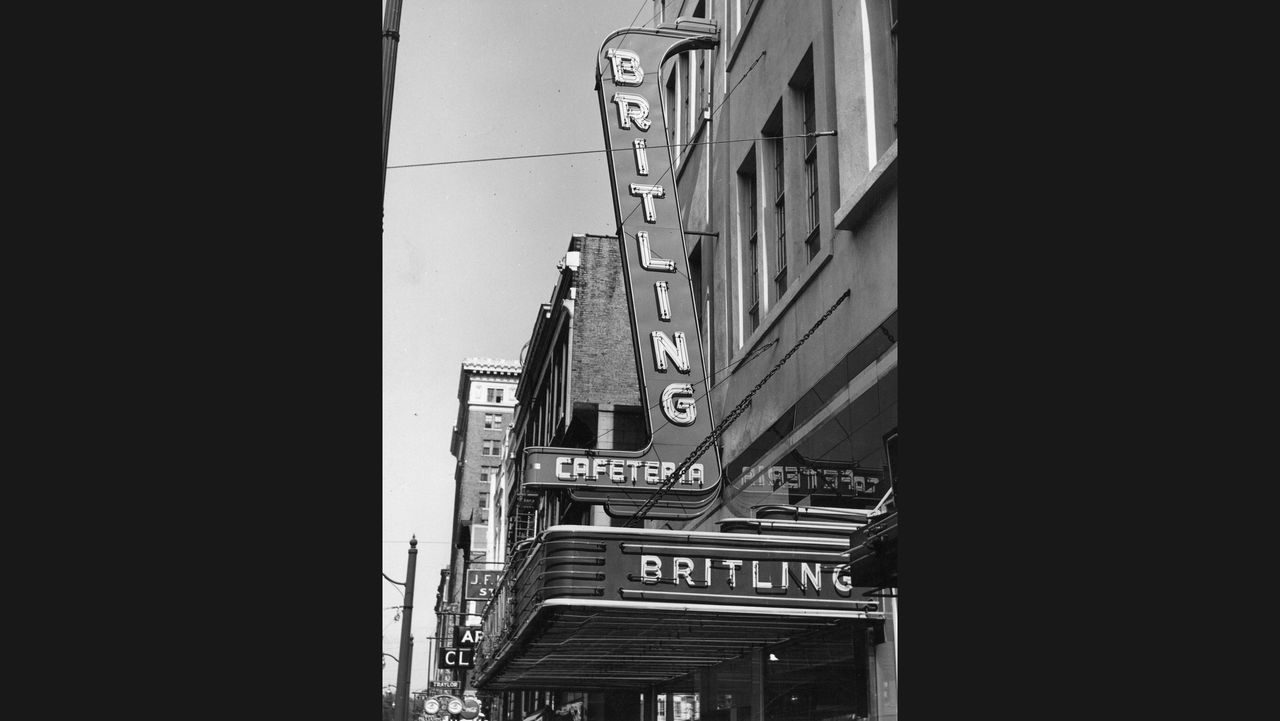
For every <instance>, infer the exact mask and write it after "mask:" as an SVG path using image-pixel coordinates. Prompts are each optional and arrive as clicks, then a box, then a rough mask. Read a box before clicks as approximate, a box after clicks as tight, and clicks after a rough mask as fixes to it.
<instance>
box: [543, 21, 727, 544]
mask: <svg viewBox="0 0 1280 721" xmlns="http://www.w3.org/2000/svg"><path fill="white" fill-rule="evenodd" d="M718 42H719V33H718V30H717V29H716V26H715V24H714V23H710V22H702V21H698V22H687V21H683V20H682V21H681V22H680V27H679V28H673V27H667V26H664V27H660V28H657V29H653V28H626V29H624V30H619V31H617V32H615V33H613V34H612V35H610V36H609V37H608V38H607V39H606V40H605V42H604V44H603V46H602V47H601V49H600V54H599V56H598V58H597V68H596V85H597V90H598V93H599V101H600V113H601V120H602V122H603V124H604V135H605V146H606V149H607V151H608V152H607V153H606V156H607V157H608V159H609V176H610V178H611V180H612V185H613V199H614V212H615V214H616V218H617V227H618V234H619V242H620V243H621V246H622V270H623V275H624V277H625V280H626V283H625V284H626V290H627V304H628V306H629V308H630V317H631V333H632V341H633V344H634V348H635V350H636V361H637V366H638V369H639V371H640V373H639V375H640V398H641V403H642V404H643V405H644V407H645V408H647V409H648V412H647V415H646V418H645V421H646V424H647V429H648V431H649V435H650V442H649V445H648V447H647V448H645V449H644V450H642V451H634V452H626V451H598V452H597V451H588V450H584V449H570V448H530V449H527V450H526V451H525V481H524V483H525V485H526V486H528V487H535V488H536V487H554V488H567V489H569V491H570V495H571V496H572V497H573V499H574V500H576V501H582V502H587V503H603V504H604V507H605V511H606V512H607V513H608V514H609V515H611V516H614V517H627V516H630V515H631V514H633V513H634V512H635V511H636V510H638V508H639V507H640V506H641V505H642V504H643V503H644V502H645V501H646V500H647V499H648V498H649V497H651V496H652V495H653V493H654V491H655V489H656V488H658V487H659V486H660V485H661V484H662V483H663V482H664V481H665V480H667V479H668V478H669V477H670V476H671V475H672V472H673V471H674V470H675V468H676V466H677V464H679V463H680V462H681V461H683V460H684V459H685V458H686V457H688V456H689V455H690V453H692V451H693V450H694V448H695V447H696V446H697V445H698V443H699V442H700V441H702V440H703V439H704V438H706V437H707V436H709V435H710V434H711V430H712V428H713V427H714V423H713V422H712V417H711V408H710V401H709V399H708V398H707V369H706V368H705V367H704V363H703V354H702V344H701V338H700V336H699V334H698V327H697V323H696V319H695V317H694V312H695V308H696V307H697V299H696V298H695V297H694V294H693V284H692V280H691V279H690V277H689V268H688V261H687V258H688V256H687V254H686V250H685V242H684V229H683V227H682V226H681V221H680V206H679V202H678V199H677V193H676V183H675V172H674V169H675V161H674V154H673V152H672V148H670V147H667V145H668V141H667V138H668V133H667V126H666V122H665V119H664V117H666V116H668V115H670V113H664V112H663V102H664V99H663V92H662V90H663V86H662V81H661V76H662V73H661V72H660V70H661V68H662V66H663V63H664V62H666V61H667V60H668V59H670V58H673V57H674V56H676V55H678V54H680V53H682V52H686V51H689V50H699V49H706V48H712V47H715V46H716V44H717V43H718ZM720 482H721V466H720V458H719V455H718V451H717V450H716V449H715V448H714V447H713V448H712V449H711V450H709V451H707V452H706V453H704V454H703V455H702V457H700V458H698V459H695V462H694V463H693V464H692V466H691V467H690V468H689V469H688V471H686V472H685V473H684V474H682V475H681V477H680V478H679V479H678V480H677V481H676V484H675V485H674V486H673V487H672V488H671V489H670V490H669V491H667V492H666V493H665V494H664V495H663V496H662V499H661V500H660V501H659V502H658V503H657V505H656V506H654V507H653V509H652V510H651V511H650V512H649V514H648V515H649V517H651V518H663V519H685V518H692V517H694V516H696V515H697V514H698V513H699V512H701V511H702V510H703V509H705V508H706V506H707V505H708V504H709V503H710V502H711V501H712V499H714V498H715V496H716V494H717V492H718V490H719V484H720Z"/></svg>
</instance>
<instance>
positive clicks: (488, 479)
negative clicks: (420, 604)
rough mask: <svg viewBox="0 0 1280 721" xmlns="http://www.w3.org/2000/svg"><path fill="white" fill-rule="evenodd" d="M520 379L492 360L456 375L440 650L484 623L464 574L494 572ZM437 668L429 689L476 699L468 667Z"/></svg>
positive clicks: (465, 366) (467, 365) (508, 364)
mask: <svg viewBox="0 0 1280 721" xmlns="http://www.w3.org/2000/svg"><path fill="white" fill-rule="evenodd" d="M519 375H520V364H519V363H515V362H512V361H508V360H500V359H492V358H468V359H466V360H465V361H463V363H462V368H461V370H460V372H459V377H458V419H457V422H456V423H455V425H454V427H453V434H452V437H451V439H450V443H449V452H450V453H452V454H453V457H454V458H455V459H456V461H457V462H456V464H455V466H454V474H453V477H454V495H453V508H452V509H451V511H452V513H451V515H450V516H448V517H447V520H446V518H442V519H441V520H442V522H452V524H453V540H452V558H451V563H450V566H449V568H447V569H442V570H441V572H440V587H439V590H438V592H437V597H436V606H435V612H436V617H437V621H436V641H437V644H436V645H437V647H438V648H445V649H447V648H455V647H456V640H455V637H456V634H457V629H459V628H466V627H478V626H479V624H480V612H481V610H482V609H481V608H480V606H481V601H478V600H468V599H467V597H466V596H467V594H466V589H467V583H466V582H467V572H468V571H475V570H480V569H492V568H496V565H495V563H494V561H495V559H493V558H492V557H491V556H490V554H489V546H490V530H489V529H490V528H491V523H490V520H489V519H490V514H491V510H492V499H493V493H494V491H495V488H496V485H497V479H498V472H499V469H500V467H501V463H502V453H503V450H502V448H503V443H504V441H505V439H506V435H507V432H508V430H509V428H510V425H511V421H512V418H513V416H514V410H515V390H516V382H517V380H518V378H519ZM442 511H444V509H439V510H438V511H437V512H442ZM442 655H443V654H441V653H437V657H440V656H442ZM449 660H450V661H452V660H454V658H453V657H450V659H449ZM433 661H434V662H436V666H435V671H434V672H433V673H432V674H431V675H432V678H431V682H432V683H433V684H434V685H435V686H436V687H437V688H441V689H444V690H448V691H452V692H455V694H456V695H457V696H459V697H462V696H464V695H474V689H472V688H471V687H470V684H469V679H467V676H466V669H465V668H461V667H452V668H451V667H449V666H447V665H445V664H444V663H443V659H442V658H433ZM469 689H470V692H468V690H469Z"/></svg>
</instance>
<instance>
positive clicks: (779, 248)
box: [769, 138, 787, 298]
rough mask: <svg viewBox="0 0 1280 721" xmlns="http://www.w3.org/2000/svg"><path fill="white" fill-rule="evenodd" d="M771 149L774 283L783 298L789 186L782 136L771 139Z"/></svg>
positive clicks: (785, 274) (785, 287)
mask: <svg viewBox="0 0 1280 721" xmlns="http://www.w3.org/2000/svg"><path fill="white" fill-rule="evenodd" d="M769 151H770V152H769V155H770V157H771V158H772V160H773V192H774V196H773V245H774V248H775V249H776V250H775V251H774V252H775V254H776V255H777V260H776V261H775V262H776V263H777V265H778V271H777V272H776V273H774V275H773V285H774V293H775V295H774V297H775V298H781V297H782V296H783V294H784V293H786V292H787V186H786V166H785V164H784V162H783V158H784V154H783V152H782V138H772V139H770V140H769Z"/></svg>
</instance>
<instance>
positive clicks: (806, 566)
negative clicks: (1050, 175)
mask: <svg viewBox="0 0 1280 721" xmlns="http://www.w3.org/2000/svg"><path fill="white" fill-rule="evenodd" d="M654 10H655V16H656V17H657V22H658V23H660V24H662V26H663V29H662V31H661V32H657V33H655V32H653V31H648V32H647V34H646V33H623V34H615V35H613V36H610V38H607V39H602V40H605V41H606V42H605V47H603V48H602V51H601V57H600V59H599V66H598V69H597V73H598V74H597V78H598V82H599V83H600V84H601V85H600V103H601V117H602V121H603V122H604V123H605V128H606V129H605V134H606V139H607V141H608V142H609V143H610V148H611V149H615V152H612V153H611V154H610V158H611V160H610V171H611V176H612V179H613V181H614V192H615V198H616V200H617V207H616V210H617V213H618V225H619V228H618V231H619V234H620V235H619V237H615V238H608V237H607V236H575V238H574V240H573V242H572V243H571V245H570V250H569V253H568V254H567V256H566V258H565V260H564V262H563V267H562V269H561V276H560V283H559V285H558V286H557V290H556V294H555V295H554V296H553V298H552V302H551V303H550V304H547V305H544V306H542V308H541V309H540V310H539V315H538V317H537V319H536V322H535V326H534V329H533V333H532V337H531V339H530V343H529V345H528V347H527V348H526V350H525V353H524V357H523V358H522V361H523V367H524V369H525V370H524V374H523V375H522V376H521V379H520V386H519V388H518V390H517V398H518V400H519V407H518V409H517V415H516V419H515V421H514V426H513V428H512V431H511V434H510V437H509V439H508V442H507V444H506V452H507V455H506V457H505V458H504V461H503V466H502V471H501V473H500V476H499V479H498V484H499V488H498V489H496V490H495V498H500V501H498V503H499V504H500V505H499V506H498V507H496V508H495V513H496V516H495V521H494V525H495V527H497V526H501V531H500V532H499V531H495V533H494V541H493V549H492V551H491V553H494V554H498V553H500V554H501V555H502V558H501V559H500V560H502V561H504V562H505V564H506V565H505V569H506V571H505V573H504V575H503V578H502V581H501V583H500V585H499V589H498V595H497V597H496V598H495V600H494V601H493V602H491V603H489V604H488V606H487V608H486V609H485V611H484V629H485V634H486V636H485V639H484V641H483V643H482V645H481V646H480V647H479V648H478V649H477V653H476V664H477V665H476V668H475V670H474V675H475V682H476V685H477V687H479V688H480V689H481V690H482V691H484V692H486V693H492V694H494V698H495V699H497V702H496V703H495V704H494V705H493V706H492V707H491V708H492V710H493V713H492V714H491V717H492V718H501V719H520V720H523V719H526V718H528V717H530V716H531V715H532V714H534V713H535V712H538V711H540V710H543V717H544V718H552V717H555V716H556V713H557V712H559V713H560V717H570V716H572V717H576V718H579V719H582V718H587V719H598V718H606V719H609V720H610V721H617V720H618V719H635V720H636V721H656V719H659V718H662V719H664V720H666V719H669V720H671V721H685V719H699V720H706V719H733V720H734V721H744V720H746V719H753V720H758V719H787V720H794V721H799V720H801V719H804V720H806V721H816V720H818V719H830V718H842V719H877V721H892V720H893V719H896V718H897V635H898V634H897V627H898V614H897V588H896V586H897V567H896V545H895V544H896V517H897V506H896V500H895V494H896V486H897V485H898V482H899V466H898V456H897V453H898V451H897V438H898V431H897V428H898V422H897V352H898V348H897V339H898V336H899V328H898V317H897V270H898V269H897V129H898V118H897V101H896V99H897V72H896V63H897V34H898V28H897V2H896V0H814V1H813V2H803V3H794V2H792V3H784V2H781V1H780V0H696V1H695V0H655V5H654ZM659 42H662V43H666V45H661V44H658V43H659ZM646 43H649V45H646ZM651 46H652V47H654V48H657V51H656V54H654V51H652V50H651V49H649V48H650V47H651ZM667 47H669V48H670V52H671V54H670V57H665V56H666V52H664V48H667ZM663 60H665V62H660V61H663ZM659 65H660V67H659ZM624 143H625V145H624ZM663 146H669V148H664V147H663ZM618 150H622V151H625V152H617V151H618ZM632 151H633V152H632ZM659 153H664V154H665V156H664V155H659ZM677 199H678V201H679V202H678V203H677V202H676V201H677ZM677 217H678V222H676V221H675V219H676V218H677ZM664 234H665V235H664ZM672 238H674V244H673V242H672V241H671V240H670V239H672ZM588 253H590V256H589V257H588ZM611 264H616V266H617V268H618V270H617V271H614V270H612V269H611ZM610 279H611V280H610ZM686 285H687V290H686V289H685V286H686ZM686 306H688V307H686ZM685 311H689V312H695V311H696V320H697V323H696V324H693V325H692V326H690V325H689V324H684V325H681V323H682V321H683V320H684V319H683V318H682V317H681V314H682V313H683V312H685ZM601 369H604V370H603V371H601ZM637 389H638V390H637ZM713 427H714V428H713ZM681 428H683V429H686V430H687V434H686V436H680V434H679V433H674V434H673V429H675V430H676V431H679V430H680V429H681ZM692 436H697V438H696V439H694V440H695V441H705V442H700V443H697V445H696V448H695V447H694V443H693V442H688V443H685V440H684V438H685V437H692ZM682 443H683V444H684V445H682ZM691 449H692V452H690V451H691ZM700 464H701V465H700ZM698 468H703V472H701V473H699V472H697V470H696V469H698ZM667 479H671V481H670V482H668V480H667ZM546 709H549V711H546Z"/></svg>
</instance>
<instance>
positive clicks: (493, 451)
mask: <svg viewBox="0 0 1280 721" xmlns="http://www.w3.org/2000/svg"><path fill="white" fill-rule="evenodd" d="M501 453H502V441H499V440H496V439H485V440H484V441H482V442H481V446H480V455H482V456H497V455H501Z"/></svg>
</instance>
